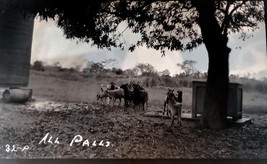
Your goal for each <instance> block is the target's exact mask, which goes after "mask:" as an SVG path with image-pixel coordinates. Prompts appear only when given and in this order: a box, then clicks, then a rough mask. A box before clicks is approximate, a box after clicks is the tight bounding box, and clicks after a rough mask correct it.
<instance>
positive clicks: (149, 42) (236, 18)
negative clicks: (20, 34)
mask: <svg viewBox="0 0 267 164" xmlns="http://www.w3.org/2000/svg"><path fill="white" fill-rule="evenodd" d="M197 3H198V1H197V0H176V1H155V0H146V1H132V0H123V1H120V0H114V1H110V0H98V1H83V0H76V1H75V2H74V1H63V0H38V1H36V0H26V1H25V0H1V1H0V6H2V9H1V10H2V12H4V11H5V10H6V9H13V8H16V9H21V10H22V11H23V12H25V13H26V14H28V15H34V16H36V15H37V16H40V18H41V19H43V20H47V19H49V18H52V19H56V20H57V25H58V27H60V28H61V29H63V31H64V34H65V36H66V37H67V38H78V39H80V40H81V41H84V42H88V43H91V44H93V45H97V46H98V47H99V48H104V47H106V48H108V49H110V48H112V47H121V48H124V46H125V45H124V40H123V39H122V38H121V37H122V36H123V32H124V31H118V26H119V24H120V23H122V22H124V23H126V24H127V27H126V28H127V29H130V30H131V31H132V32H133V33H139V34H140V35H141V39H140V40H139V41H138V42H137V43H136V44H133V45H131V46H130V47H128V48H129V49H130V50H134V48H135V47H136V46H140V45H146V46H147V47H149V48H154V49H156V50H161V51H162V52H163V53H164V49H165V48H166V49H169V50H192V49H193V48H195V47H197V46H198V45H200V44H202V42H203V38H202V35H201V32H200V29H199V22H198V17H199V13H198V11H197V10H196V5H197ZM214 4H215V7H216V11H215V13H216V15H215V16H216V19H217V21H218V22H219V24H220V31H221V34H222V35H228V34H229V33H236V32H238V33H240V34H241V35H240V37H241V38H242V39H245V38H246V37H247V35H246V30H255V29H257V28H258V26H257V24H258V22H260V21H264V10H263V2H262V1H248V0H240V1H236V0H229V1H221V0H216V1H214ZM125 30H126V29H125Z"/></svg>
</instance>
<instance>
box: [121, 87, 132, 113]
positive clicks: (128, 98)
mask: <svg viewBox="0 0 267 164" xmlns="http://www.w3.org/2000/svg"><path fill="white" fill-rule="evenodd" d="M120 88H122V89H123V91H124V110H126V109H127V108H128V107H129V105H130V103H131V102H132V101H133V90H131V89H130V86H129V85H128V84H123V85H121V86H120Z"/></svg>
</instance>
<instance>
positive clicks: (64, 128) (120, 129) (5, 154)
mask: <svg viewBox="0 0 267 164" xmlns="http://www.w3.org/2000/svg"><path fill="white" fill-rule="evenodd" d="M148 110H149V111H157V110H161V109H160V108H158V107H156V106H153V105H151V106H150V107H149V109H148ZM144 113H145V112H144V111H142V110H138V111H134V110H133V109H131V108H130V109H129V110H128V111H124V110H123V107H117V106H115V107H109V106H105V105H101V104H96V103H95V104H92V103H67V102H52V101H46V100H44V99H41V98H37V99H36V100H35V101H34V102H29V103H26V104H4V103H0V157H1V158H189V159H192V158H193V159H196V158H201V159H202V158H209V159H210V158H212V159H217V158H224V159H229V158H235V159H236V158H246V159H247V158H249V159H250V158H252V159H255V158H257V159H258V158H259V159H261V158H266V157H267V142H266V141H267V113H262V112H259V113H257V112H253V113H244V115H243V116H244V117H250V118H251V119H252V122H251V123H246V124H241V125H233V126H232V127H231V128H228V129H224V130H220V131H211V130H204V129H199V128H192V127H191V128H190V127H186V126H181V127H179V126H178V125H175V126H174V127H172V129H169V125H170V123H171V120H170V119H169V118H156V117H146V116H144ZM182 123H183V124H185V123H186V122H182ZM47 133H49V135H48V136H47V140H46V142H45V143H44V142H42V139H43V138H44V137H45V135H46V134H47ZM78 135H80V136H78ZM75 136H76V139H77V140H76V142H74V143H73V145H72V146H71V145H70V144H71V141H73V138H74V137H75ZM101 141H102V142H101ZM40 142H41V143H40ZM39 143H40V144H39ZM82 144H83V145H82ZM13 145H14V148H15V149H14V150H16V152H14V151H13V152H11V150H12V148H13ZM88 145H89V146H88ZM23 149H24V150H23Z"/></svg>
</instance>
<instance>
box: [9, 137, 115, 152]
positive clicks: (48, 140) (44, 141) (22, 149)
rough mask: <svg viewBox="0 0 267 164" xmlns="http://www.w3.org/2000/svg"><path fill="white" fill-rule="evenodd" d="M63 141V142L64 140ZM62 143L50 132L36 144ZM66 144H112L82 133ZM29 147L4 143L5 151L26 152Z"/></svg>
mask: <svg viewBox="0 0 267 164" xmlns="http://www.w3.org/2000/svg"><path fill="white" fill-rule="evenodd" d="M64 143H65V142H64ZM60 144H63V143H62V142H61V140H60V138H59V137H54V136H52V135H51V134H50V133H46V135H45V136H44V137H43V138H42V139H41V140H40V141H39V142H38V145H60ZM67 144H68V145H69V146H70V147H72V146H82V147H90V146H91V147H97V146H101V147H106V148H107V147H110V146H113V145H112V144H111V142H110V141H107V140H89V139H86V138H84V137H83V136H82V135H75V136H74V137H73V138H72V139H71V140H70V141H69V142H67ZM29 149H30V146H29V145H24V146H20V145H17V144H14V145H13V144H6V145H5V147H4V151H5V152H7V153H12V152H13V153H15V152H26V151H28V150H29Z"/></svg>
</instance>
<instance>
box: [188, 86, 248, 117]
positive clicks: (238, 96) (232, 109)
mask: <svg viewBox="0 0 267 164" xmlns="http://www.w3.org/2000/svg"><path fill="white" fill-rule="evenodd" d="M205 91H206V82H202V81H193V95H192V96H193V101H192V118H196V117H197V115H198V114H201V113H202V111H203V107H204V98H205ZM242 97H243V90H242V85H241V84H238V83H229V91H228V110H227V115H228V116H231V117H232V118H233V120H237V119H241V118H242V101H243V99H242Z"/></svg>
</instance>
